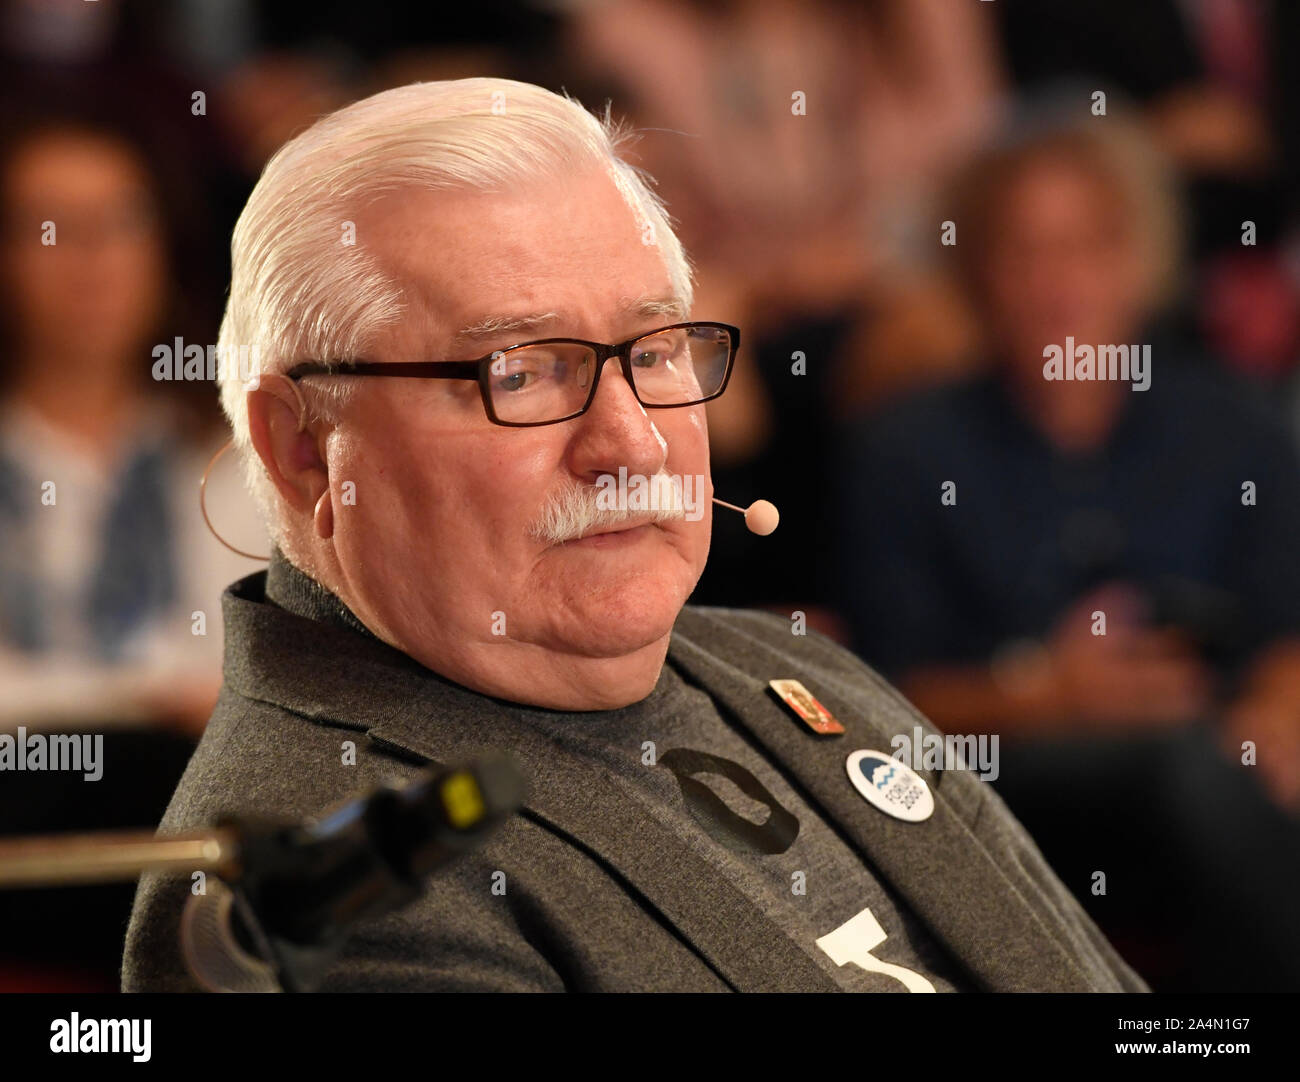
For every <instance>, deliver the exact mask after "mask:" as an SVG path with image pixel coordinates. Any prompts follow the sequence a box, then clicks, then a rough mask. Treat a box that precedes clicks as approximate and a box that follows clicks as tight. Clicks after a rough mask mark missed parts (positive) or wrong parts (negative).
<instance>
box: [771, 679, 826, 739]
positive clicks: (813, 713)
mask: <svg viewBox="0 0 1300 1082" xmlns="http://www.w3.org/2000/svg"><path fill="white" fill-rule="evenodd" d="M767 686H768V687H770V688H771V689H772V690H773V691H774V692H776V694H777V696H778V697H779V698H780V700H781V701H782V702H783V703H785V705H786V707H787V708H789V710H790V713H792V714H793V715H794V716H795V717H797V718H798V719H799V720H800V721H802V722H803V723H804V724H805V725H807V726H808V728H810V729H811V730H812V731H813V732H815V733H817V734H818V735H819V736H838V735H839V734H840V733H842V732H844V726H843V725H841V724H840V723H839V721H838V720H837V719H836V717H835V715H834V714H832V713H831V712H830V711H829V710H827V709H826V707H824V706H822V704H821V703H819V702H818V701H817V699H816V698H815V697H814V696H813V694H812V692H810V691H809V690H808V689H807V688H806V687H804V686H803V685H802V684H801V683H799V681H798V680H769V681H768V682H767Z"/></svg>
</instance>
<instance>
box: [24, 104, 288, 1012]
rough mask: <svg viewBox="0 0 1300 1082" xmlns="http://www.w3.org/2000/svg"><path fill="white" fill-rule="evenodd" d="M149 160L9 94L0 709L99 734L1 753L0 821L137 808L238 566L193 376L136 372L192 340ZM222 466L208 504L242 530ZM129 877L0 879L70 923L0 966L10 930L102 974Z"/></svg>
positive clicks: (159, 782)
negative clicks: (94, 764) (67, 748)
mask: <svg viewBox="0 0 1300 1082" xmlns="http://www.w3.org/2000/svg"><path fill="white" fill-rule="evenodd" d="M166 175H167V174H166V170H164V169H163V168H162V167H161V165H157V164H155V163H154V162H153V161H152V160H151V158H150V155H149V153H148V151H147V150H146V149H145V148H144V146H143V144H141V143H138V142H137V141H135V139H134V138H133V137H132V136H130V135H128V134H127V133H125V132H124V131H121V130H117V129H116V128H115V127H113V126H111V125H106V124H104V123H102V122H100V121H99V120H98V119H95V118H92V117H89V116H86V117H74V116H72V115H71V114H61V113H49V114H46V113H42V114H40V115H29V116H27V117H25V118H22V119H19V120H16V121H15V122H14V124H13V125H12V126H11V128H10V130H8V131H7V132H6V133H5V137H4V139H3V143H2V144H0V281H2V282H3V292H2V294H0V297H2V298H3V300H2V302H0V304H2V307H3V316H2V318H3V338H2V339H0V341H2V343H3V347H2V353H0V685H2V686H3V687H4V695H3V702H2V703H0V729H3V730H5V731H10V732H12V731H14V730H16V729H17V728H18V727H20V726H22V727H25V728H27V729H28V730H29V731H35V730H41V729H45V728H55V727H57V728H62V729H71V730H72V731H75V732H83V733H84V732H100V733H102V734H104V736H105V740H104V759H105V762H104V763H103V777H102V778H101V779H100V780H99V781H97V782H95V783H94V784H89V783H86V782H85V781H83V779H82V777H81V775H79V774H68V775H64V774H52V773H30V772H29V773H12V772H11V773H6V774H5V775H4V778H3V783H2V787H0V820H2V822H3V827H2V828H0V829H3V831H4V832H5V833H25V832H32V833H35V832H49V831H53V830H66V829H89V828H92V827H109V826H115V825H116V826H152V825H153V824H154V823H156V822H157V819H158V816H159V815H160V814H161V810H162V808H163V807H165V805H166V800H167V796H168V794H169V793H170V791H171V788H172V787H173V786H174V784H175V781H176V779H177V778H178V777H179V775H180V772H181V770H183V768H184V765H185V762H186V761H187V760H188V757H189V754H190V752H191V751H192V749H193V747H194V744H195V743H196V741H197V738H198V735H199V734H200V732H201V731H202V727H203V724H204V722H205V721H206V718H207V716H208V714H209V712H210V711H211V708H212V705H213V703H214V701H215V699H216V692H217V688H218V685H219V681H220V667H221V657H220V643H221V626H220V625H221V621H220V606H219V604H218V598H219V595H220V592H221V590H222V589H224V587H225V586H226V584H227V583H228V582H230V581H231V580H232V579H234V578H236V577H238V576H239V575H240V574H242V573H246V572H247V570H248V569H249V568H250V567H252V566H255V565H254V564H253V563H252V562H251V561H249V560H247V559H242V558H240V557H236V556H234V555H233V554H232V553H230V552H228V551H226V550H225V549H223V548H222V547H221V546H220V545H219V544H218V543H217V542H216V541H215V540H214V539H213V538H212V537H211V536H210V535H209V534H208V533H207V531H206V529H205V528H204V526H203V522H202V518H201V516H200V513H199V508H198V480H199V477H200V476H201V475H202V472H203V467H204V465H205V463H206V461H207V459H208V458H209V457H210V456H211V454H212V453H213V451H214V450H215V448H216V447H217V446H219V445H220V438H219V436H218V430H217V429H216V428H214V427H213V426H212V425H211V424H210V423H207V424H205V420H206V421H209V422H210V421H211V420H212V419H213V416H212V411H209V412H208V414H207V416H206V418H205V416H204V414H203V412H202V411H201V410H199V409H198V408H197V406H196V405H195V402H194V401H192V399H194V397H195V396H194V393H193V392H196V391H197V392H200V393H204V397H205V398H207V397H209V396H210V394H211V385H210V384H201V385H197V386H196V387H194V388H187V389H178V387H177V385H175V384H163V383H155V382H154V381H153V380H152V378H151V369H152V366H153V363H154V359H153V358H154V353H153V351H154V349H155V346H156V344H159V343H163V344H166V345H167V346H168V347H169V348H171V347H173V344H174V341H175V337H176V336H178V335H182V336H183V337H182V340H183V341H187V342H189V343H193V344H199V345H202V344H203V342H204V341H205V340H206V338H205V337H204V334H203V328H202V327H201V326H200V325H198V324H199V321H198V320H196V319H194V318H192V316H187V314H186V311H185V307H184V303H183V301H184V298H183V297H181V296H178V289H177V283H178V282H183V281H185V280H187V278H188V277H189V275H188V274H187V271H186V268H185V267H184V266H180V265H178V264H177V262H176V260H175V246H174V243H173V242H174V240H175V237H174V235H173V233H172V232H171V230H170V228H169V217H168V207H169V199H170V198H171V197H174V196H175V195H176V194H177V192H176V191H175V190H172V191H169V192H165V191H164V190H163V189H162V188H161V187H160V184H161V182H162V178H163V177H164V176H166ZM182 190H184V191H187V192H189V193H190V194H191V195H192V194H193V191H194V190H193V189H182ZM230 474H231V476H230V477H229V479H228V483H227V484H226V485H225V486H224V487H219V490H218V491H216V492H214V493H213V494H212V496H211V497H210V501H209V509H210V512H211V513H212V514H213V516H214V519H215V521H217V522H218V523H219V524H220V526H221V527H222V528H224V529H226V530H227V531H228V532H230V533H232V534H233V535H235V536H236V537H237V538H238V539H239V540H240V541H243V543H244V545H246V546H247V545H250V544H251V545H253V546H257V544H258V539H257V532H256V530H255V528H254V527H253V526H252V525H251V524H252V523H253V522H255V509H254V508H252V507H251V506H250V505H249V501H248V500H247V499H246V498H242V497H241V494H240V489H239V484H238V478H237V477H236V476H234V471H233V470H232V471H230ZM241 518H242V522H241ZM250 539H251V540H250ZM253 551H261V552H264V551H267V546H266V544H265V543H263V544H262V546H261V547H260V548H258V547H254V548H253ZM199 613H201V614H203V615H202V618H201V619H200V618H199V617H198V616H197V615H196V614H199ZM204 624H206V626H203V625H204ZM198 631H202V632H203V633H202V634H199V633H196V632H198ZM130 898H131V890H130V885H129V884H126V885H122V886H112V887H103V888H91V889H84V888H83V889H79V890H78V891H63V892H57V891H41V892H17V893H12V894H5V895H0V908H3V915H4V916H13V917H14V919H15V921H16V920H18V919H20V918H21V920H22V924H23V926H24V927H25V928H29V929H33V928H34V922H35V925H39V924H40V922H41V921H43V920H50V921H54V922H56V923H57V922H60V921H64V920H65V918H66V916H67V910H68V909H69V907H71V908H74V909H75V910H76V912H77V920H76V921H75V922H72V923H70V924H69V923H63V924H59V925H58V926H59V927H61V928H64V929H66V928H68V927H73V928H76V929H78V931H77V933H76V934H72V935H65V934H64V933H63V932H60V934H58V935H53V936H43V935H40V934H39V931H36V930H33V934H32V935H31V936H30V937H28V938H27V939H26V941H25V944H24V943H19V942H10V943H7V944H6V947H5V949H4V952H3V955H4V957H0V986H2V985H3V984H4V981H5V971H6V968H10V969H11V968H12V966H13V964H15V963H14V961H13V959H14V958H15V956H19V958H20V959H21V956H22V954H23V952H24V950H26V949H29V948H30V949H38V950H39V951H40V954H39V957H40V959H41V967H42V968H43V969H47V970H48V969H50V968H51V967H53V968H55V969H57V968H58V967H59V966H60V965H67V966H70V967H72V969H73V970H74V971H75V972H76V974H79V976H73V977H71V978H68V979H70V980H72V981H73V983H74V985H76V986H81V987H85V986H86V984H85V982H86V981H89V982H90V983H89V986H90V987H95V986H96V981H97V979H100V978H102V980H103V983H104V985H105V986H111V985H112V983H113V982H112V977H113V975H114V974H115V971H116V963H117V960H118V951H119V949H120V941H121V935H122V928H123V927H124V922H125V919H126V914H127V912H128V911H129V906H130ZM11 910H12V912H11ZM51 943H59V944H62V945H63V950H62V951H52V950H51V948H50V944H51ZM56 955H57V957H56ZM96 972H99V973H100V977H99V978H97V977H95V976H94V974H95V973H96ZM87 974H90V975H89V976H87ZM47 979H48V980H51V981H54V982H55V984H54V986H61V985H59V984H58V983H57V980H56V979H55V978H53V977H47ZM77 982H81V983H80V984H77ZM23 986H24V987H31V986H32V978H31V976H30V975H26V976H25V977H24V980H23ZM63 986H66V985H63Z"/></svg>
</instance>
